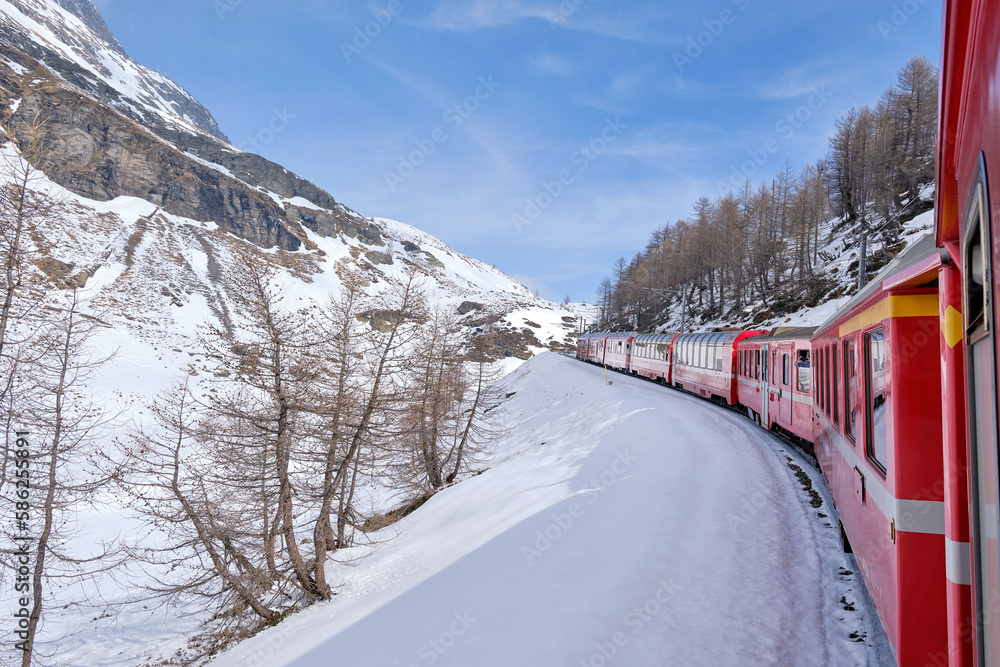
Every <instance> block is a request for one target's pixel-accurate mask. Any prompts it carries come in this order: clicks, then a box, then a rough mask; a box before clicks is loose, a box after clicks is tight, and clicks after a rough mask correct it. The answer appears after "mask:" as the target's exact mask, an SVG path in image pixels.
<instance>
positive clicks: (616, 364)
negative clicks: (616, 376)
mask: <svg viewBox="0 0 1000 667" xmlns="http://www.w3.org/2000/svg"><path fill="white" fill-rule="evenodd" d="M607 336H608V337H607V339H605V341H604V361H603V362H599V363H603V364H604V365H605V366H607V367H608V368H613V369H614V370H617V371H625V372H628V370H629V368H630V367H631V364H632V339H633V338H634V337H635V335H634V334H631V333H613V334H608V335H607Z"/></svg>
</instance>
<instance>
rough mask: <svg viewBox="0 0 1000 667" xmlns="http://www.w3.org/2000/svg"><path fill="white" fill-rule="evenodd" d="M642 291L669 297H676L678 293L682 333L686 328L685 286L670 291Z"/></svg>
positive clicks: (655, 288) (648, 288) (650, 288)
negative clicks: (679, 296)
mask: <svg viewBox="0 0 1000 667" xmlns="http://www.w3.org/2000/svg"><path fill="white" fill-rule="evenodd" d="M642 289H644V290H648V291H650V292H656V293H657V294H669V295H671V296H673V295H676V294H677V292H678V291H680V293H681V333H684V331H685V329H686V328H687V285H681V286H680V287H674V288H671V289H663V288H660V287H643V288H642Z"/></svg>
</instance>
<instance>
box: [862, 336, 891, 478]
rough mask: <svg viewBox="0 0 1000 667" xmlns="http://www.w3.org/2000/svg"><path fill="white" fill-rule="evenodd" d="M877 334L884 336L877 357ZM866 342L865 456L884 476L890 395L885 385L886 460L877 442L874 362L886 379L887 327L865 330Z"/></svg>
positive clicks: (883, 400) (883, 433) (887, 460)
mask: <svg viewBox="0 0 1000 667" xmlns="http://www.w3.org/2000/svg"><path fill="white" fill-rule="evenodd" d="M875 335H879V336H881V337H882V351H881V352H880V354H879V356H878V357H877V358H876V357H875V356H874V355H873V354H872V340H873V338H874V336H875ZM862 340H863V343H864V361H865V378H864V386H865V457H866V458H867V459H868V461H869V463H872V464H873V465H874V466H875V468H876V469H877V470H878V471H879V472H881V473H882V475H883V476H888V474H889V426H888V419H889V404H890V401H889V396H888V387H887V386H884V389H883V398H882V404H883V405H884V406H886V407H885V415H886V418H885V421H883V422H882V428H881V432H882V440H883V447H884V448H885V459H886V460H885V461H882V460H881V459H879V454H878V452H877V451H876V447H877V442H876V436H877V435H878V433H877V432H876V430H875V429H876V424H875V408H876V405H875V402H876V400H877V398H878V397H877V396H876V395H875V391H874V389H875V382H874V376H875V373H874V367H873V366H874V364H876V363H877V364H878V365H879V370H881V371H882V379H883V382H884V381H885V363H886V357H887V356H888V354H887V352H888V346H889V339H888V338H887V337H886V335H885V327H875V328H874V329H869V330H868V331H866V332H865V334H864V337H863V338H862Z"/></svg>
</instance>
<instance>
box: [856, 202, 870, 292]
mask: <svg viewBox="0 0 1000 667" xmlns="http://www.w3.org/2000/svg"><path fill="white" fill-rule="evenodd" d="M867 227H868V225H867V223H866V222H865V219H864V216H862V218H861V257H860V259H859V260H858V291H859V292H860V291H861V290H863V289H864V288H865V285H867V284H868V229H867Z"/></svg>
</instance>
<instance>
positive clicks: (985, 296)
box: [962, 160, 993, 345]
mask: <svg viewBox="0 0 1000 667" xmlns="http://www.w3.org/2000/svg"><path fill="white" fill-rule="evenodd" d="M965 219H966V220H968V221H971V222H969V223H967V225H966V229H965V239H964V240H963V243H962V252H963V255H964V257H963V265H964V266H965V267H976V260H977V259H978V263H979V265H980V268H979V269H978V270H977V269H975V268H967V269H966V270H965V271H963V272H962V275H963V280H962V283H963V284H962V312H963V317H964V320H965V337H966V343H967V344H970V345H971V344H973V343H975V342H977V341H979V340H981V339H982V338H984V337H985V336H987V335H989V333H990V329H991V324H992V323H991V322H990V321H989V320H990V318H989V317H987V314H988V313H989V312H990V310H991V307H992V304H991V303H990V293H991V292H992V290H991V289H990V285H991V284H992V283H991V281H992V279H993V276H992V271H991V268H992V261H991V258H992V257H991V254H992V247H991V243H990V235H989V230H990V222H991V221H990V219H989V209H988V207H987V199H986V176H985V166H984V165H983V164H982V160H981V163H980V166H979V173H978V175H977V178H976V184H975V186H973V191H972V193H971V195H970V200H969V206H968V210H967V211H966V216H965ZM979 272H981V274H982V276H981V278H982V281H981V282H980V284H979V287H978V289H977V288H975V287H974V286H973V285H974V276H975V275H976V274H977V273H979Z"/></svg>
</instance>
